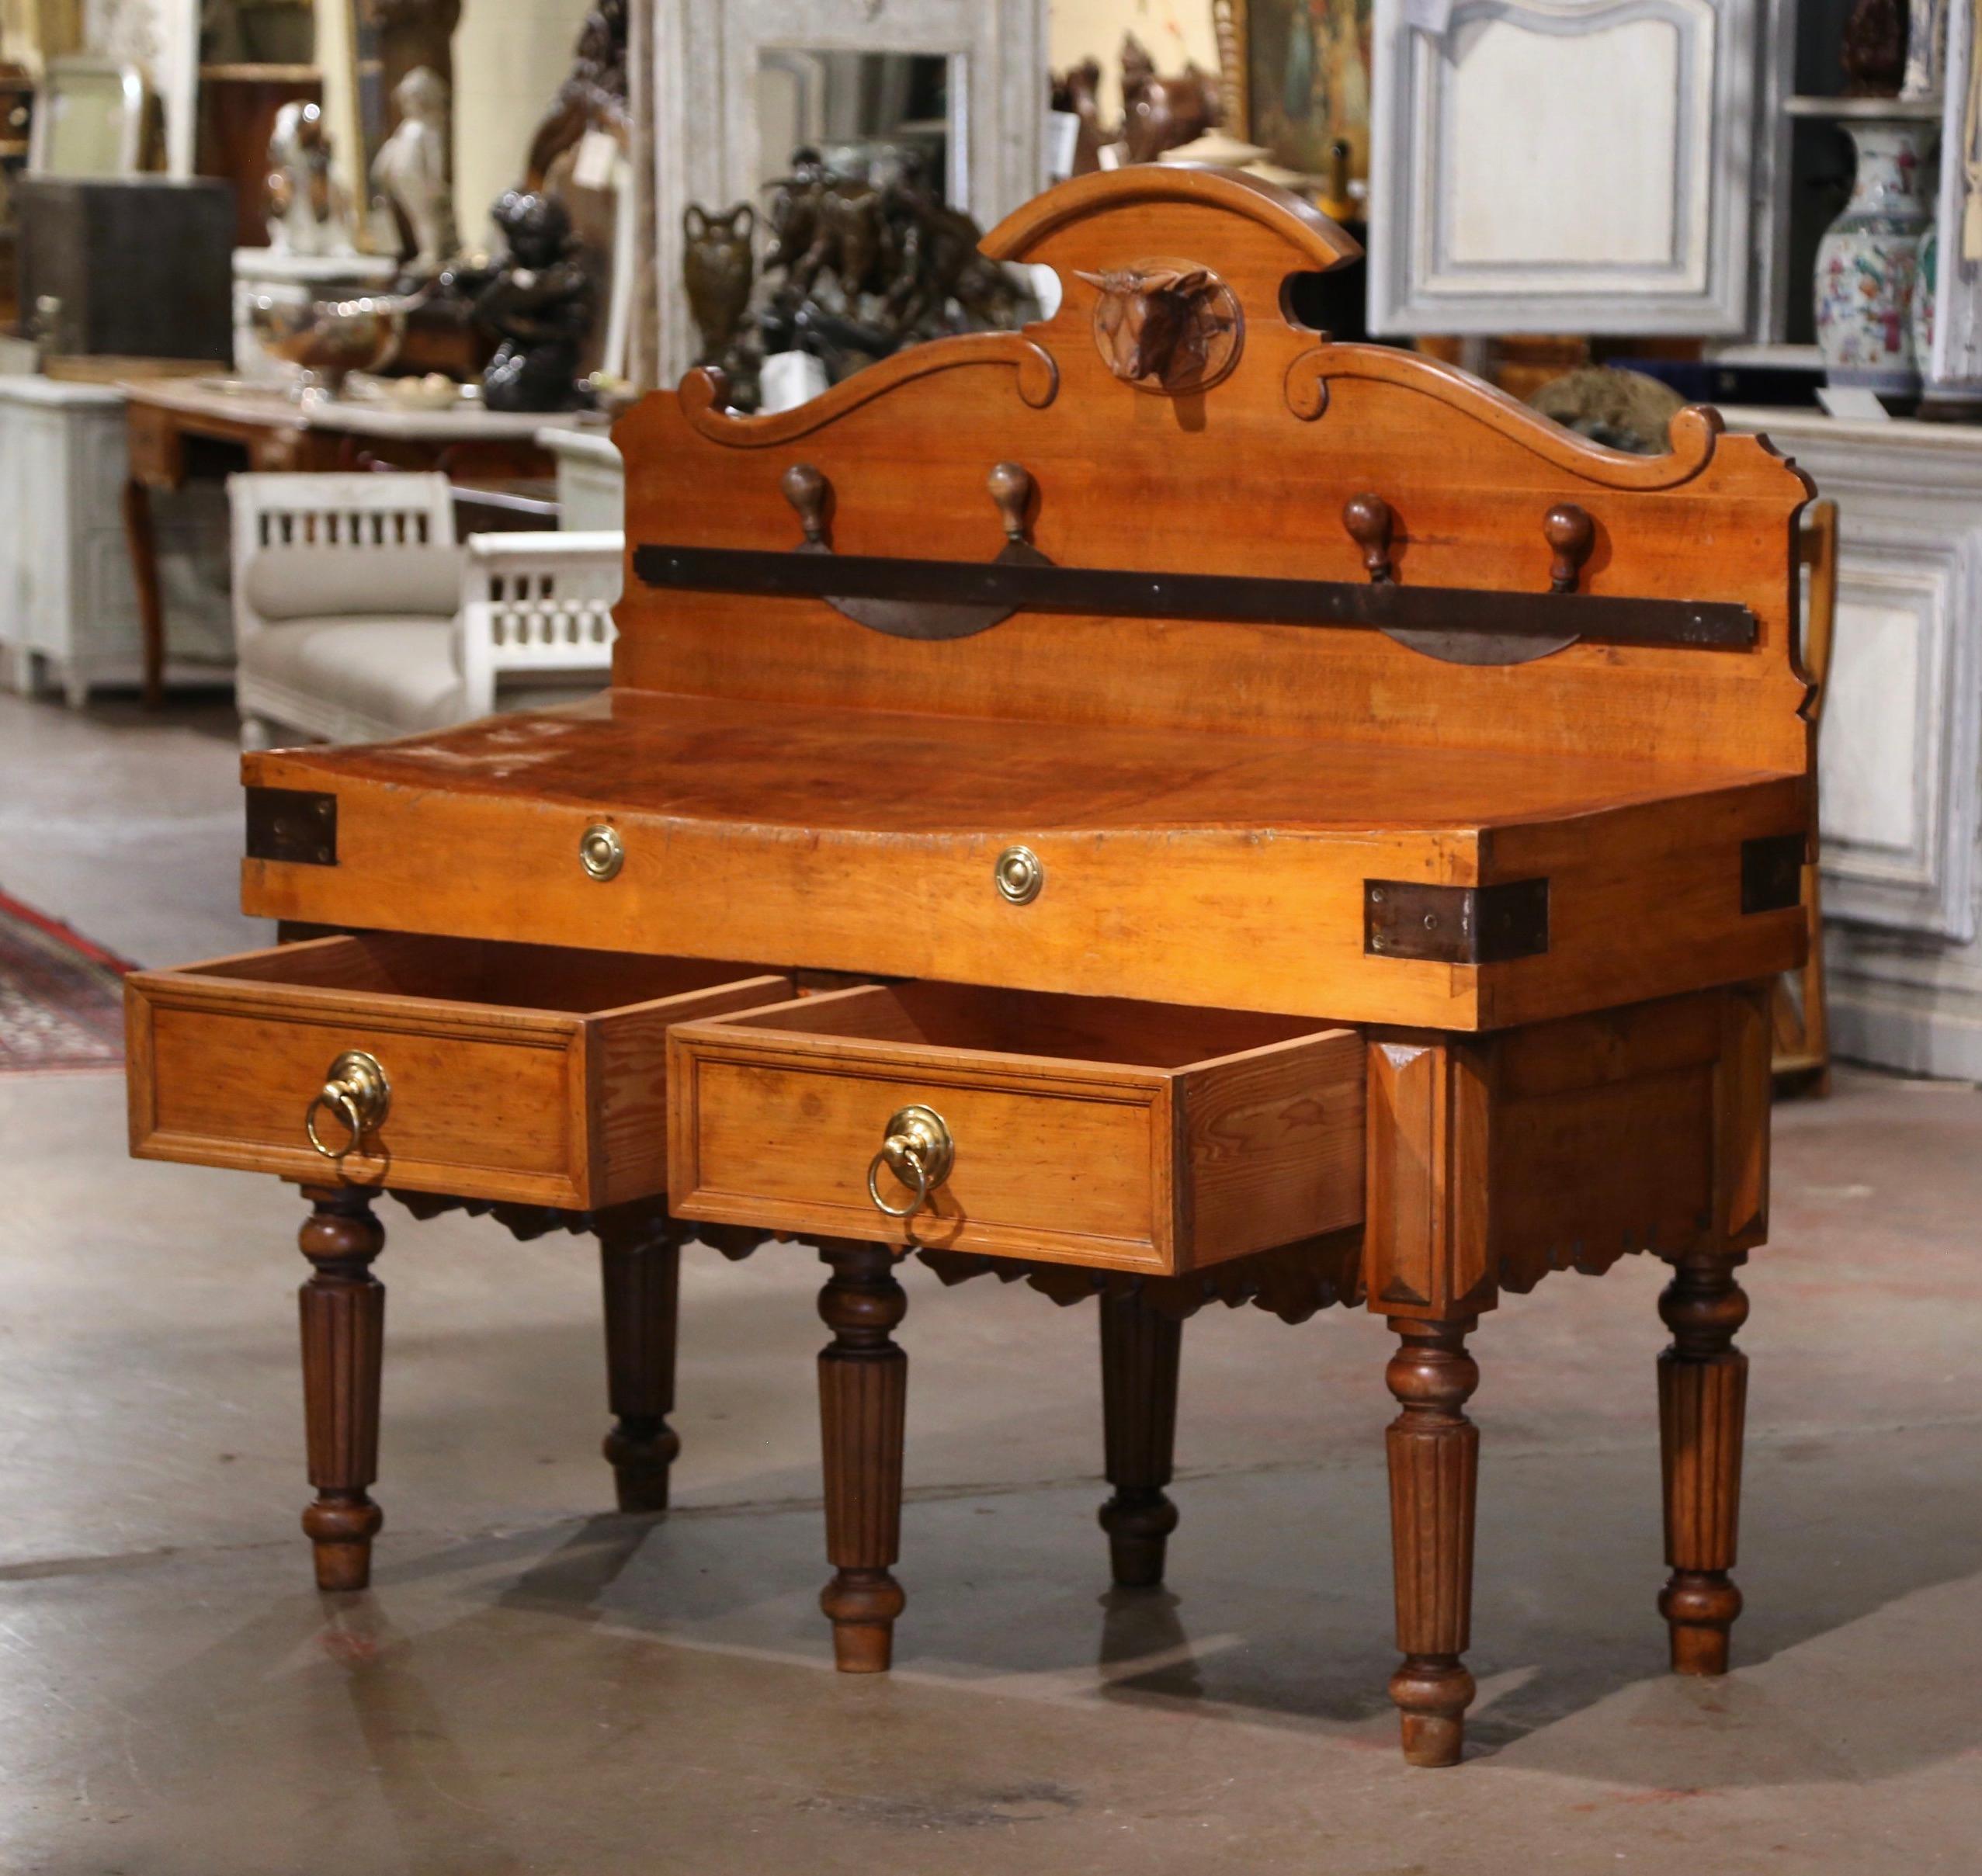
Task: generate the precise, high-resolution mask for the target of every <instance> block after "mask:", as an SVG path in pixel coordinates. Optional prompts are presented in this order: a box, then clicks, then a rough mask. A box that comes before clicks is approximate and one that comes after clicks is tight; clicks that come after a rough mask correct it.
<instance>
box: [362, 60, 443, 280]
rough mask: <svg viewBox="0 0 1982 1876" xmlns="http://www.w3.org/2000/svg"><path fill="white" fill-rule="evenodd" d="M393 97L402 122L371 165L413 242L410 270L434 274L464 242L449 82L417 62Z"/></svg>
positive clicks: (375, 181)
mask: <svg viewBox="0 0 1982 1876" xmlns="http://www.w3.org/2000/svg"><path fill="white" fill-rule="evenodd" d="M392 99H393V102H394V104H396V105H397V106H398V107H399V123H398V127H397V129H395V130H394V131H393V133H392V134H391V136H390V137H387V139H386V140H385V146H384V148H383V149H381V150H380V151H379V153H378V156H377V159H376V160H375V161H373V165H372V181H373V184H374V185H375V186H377V189H378V190H379V192H380V194H381V195H383V196H384V197H385V199H386V200H387V203H390V206H391V207H392V209H393V211H394V216H395V218H396V219H397V221H398V222H399V224H400V227H401V234H402V237H403V238H404V240H405V241H408V242H410V244H411V248H412V252H411V255H409V256H408V258H407V262H406V265H407V268H408V271H409V272H421V273H435V272H438V271H439V269H440V268H441V267H442V266H443V265H445V263H446V262H448V261H449V260H450V259H452V258H453V255H454V251H455V250H456V248H458V247H459V246H460V241H459V240H458V238H456V234H455V232H454V190H453V184H452V183H451V182H450V181H449V180H448V173H447V172H448V168H449V164H448V151H447V127H448V110H447V86H446V82H445V81H443V79H442V78H440V76H439V75H438V74H437V73H436V72H435V71H433V70H432V68H430V67H429V66H425V65H415V67H414V68H413V69H412V70H411V71H409V72H408V73H407V75H405V77H404V78H401V80H400V81H399V84H398V87H397V89H396V90H395V91H394V92H393V94H392Z"/></svg>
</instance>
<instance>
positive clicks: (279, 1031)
mask: <svg viewBox="0 0 1982 1876" xmlns="http://www.w3.org/2000/svg"><path fill="white" fill-rule="evenodd" d="M124 987H125V1000H126V1023H125V1030H126V1035H127V1043H128V1051H129V1068H128V1075H129V1082H130V1144H131V1151H132V1152H133V1153H134V1154H136V1155H137V1156H138V1157H140V1158H141V1159H154V1160H182V1161H186V1162H188V1163H192V1164H194V1165H200V1166H220V1167H235V1168H238V1169H240V1170H245V1171H252V1172H266V1173H274V1174H279V1175H280V1176H281V1177H285V1178H290V1179H297V1180H300V1181H305V1182H307V1183H311V1184H335V1183H336V1182H337V1181H339V1180H340V1179H341V1180H342V1181H344V1182H345V1183H346V1184H353V1185H363V1186H371V1187H398V1188H403V1189H404V1190H407V1191H425V1192H441V1193H446V1194H447V1195H450V1196H453V1197H457V1198H478V1199H489V1200H496V1201H509V1202H515V1203H518V1204H522V1205H550V1206H554V1207H557V1208H561V1209H565V1210H572V1211H586V1210H591V1209H593V1208H596V1207H599V1206H602V1205H618V1204H621V1203H623V1202H631V1201H633V1200H640V1199H651V1198H657V1197H658V1196H659V1195H661V1194H662V1193H663V1192H665V1190H666V1188H667V1183H668V1158H667V1140H668V1122H667V1115H668V1049H667V1035H668V1026H669V1025H670V1024H672V1023H673V1022H675V1021H678V1020H680V1019H682V1018H687V1017H707V1016H713V1015H717V1014H721V1013H723V1012H725V1011H738V1010H745V1009H751V1008H755V1007H758V1006H760V1005H762V1004H772V1003H776V1002H779V1001H780V1000H783V999H785V998H787V997H790V995H791V993H792V985H791V982H790V979H789V978H786V977H784V976H779V975H776V974H775V973H771V974H760V973H754V972H752V971H751V970H750V969H748V967H744V966H727V965H723V964H713V965H710V964H704V963H699V962H693V961H690V960H683V959H668V958H651V957H647V956H645V955H637V954H615V953H584V952H562V951H554V950H540V949H537V948H532V947H527V946H509V945H495V946H488V945H474V944H473V943H462V942H459V941H454V940H450V939H443V938H422V937H418V936H412V935H404V934H398V935H395V934H389V933H373V934H370V935H366V936H363V937H362V938H360V937H354V936H345V937H333V938H321V939H316V940H313V941H308V942H305V943H301V944H297V945H279V946H277V947H276V948H275V949H273V950H272V951H266V952H250V953H247V954H245V955H242V956H240V957H238V958H227V959H216V960H214V961H213V962H210V963H207V964H203V965H195V966H189V967H187V968H186V969H183V970H179V971H169V970H168V971H139V972H134V973H132V975H131V976H129V977H127V978H126V979H125V980H124ZM526 997H527V998H529V999H531V1000H533V1002H532V1004H522V1003H521V1002H520V1001H514V1002H512V1001H511V1000H509V999H511V998H516V999H522V998H526ZM538 1004H541V1005H545V1006H548V1007H535V1006H536V1005H538ZM353 1051H357V1052H362V1053H363V1055H365V1056H370V1057H371V1058H372V1059H373V1062H375V1063H376V1064H377V1070H378V1072H379V1073H381V1074H382V1075H383V1077H384V1081H385V1084H386V1089H387V1094H386V1098H385V1100H384V1111H383V1112H382V1114H381V1115H379V1116H378V1118H376V1119H375V1120H374V1119H367V1120H366V1124H365V1125H364V1128H363V1132H362V1136H361V1138H360V1139H359V1143H358V1144H357V1145H356V1146H355V1147H352V1148H351V1149H350V1150H348V1151H344V1152H343V1153H342V1157H341V1158H339V1159H338V1160H332V1159H331V1158H330V1157H329V1156H328V1154H327V1153H325V1152H319V1151H318V1150H317V1149H316V1148H315V1147H313V1146H312V1145H311V1141H310V1138H309V1134H308V1132H307V1119H308V1117H309V1116H310V1115H311V1112H312V1104H313V1103H314V1102H316V1101H318V1096H319V1095H320V1094H321V1092H322V1091H324V1088H325V1082H326V1080H327V1079H328V1077H330V1075H331V1072H332V1065H333V1064H334V1063H337V1062H338V1060H339V1058H341V1057H342V1056H345V1055H346V1054H347V1053H349V1052H353ZM366 1080H367V1077H363V1076H361V1077H359V1081H358V1083H356V1084H353V1089H352V1097H353V1101H354V1102H355V1101H356V1100H357V1098H359V1097H361V1096H364V1095H366V1094H370V1092H371V1091H370V1088H369V1087H367V1086H366V1085H363V1084H365V1082H366ZM314 1114H315V1118H316V1124H317V1128H318V1133H319V1135H320V1136H321V1139H322V1140H323V1142H324V1144H325V1147H326V1148H327V1149H328V1150H330V1151H331V1152H335V1151H338V1150H342V1149H343V1148H345V1146H347V1144H348V1142H349V1133H348V1129H347V1122H346V1120H345V1118H341V1116H340V1115H339V1112H338V1110H337V1109H336V1108H335V1106H334V1105H332V1104H329V1103H325V1104H319V1105H318V1106H316V1107H315V1108H314Z"/></svg>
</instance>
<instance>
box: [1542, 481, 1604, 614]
mask: <svg viewBox="0 0 1982 1876" xmlns="http://www.w3.org/2000/svg"><path fill="white" fill-rule="evenodd" d="M1542 532H1543V535H1545V536H1546V537H1547V539H1548V544H1549V546H1550V550H1552V553H1553V558H1552V559H1551V560H1550V562H1549V588H1550V591H1553V592H1557V593H1573V592H1574V591H1575V590H1576V583H1577V580H1578V576H1579V575H1580V574H1581V572H1582V570H1583V563H1584V562H1585V560H1588V558H1589V557H1590V550H1591V549H1592V547H1594V546H1595V545H1596V544H1597V524H1596V523H1595V522H1593V521H1592V520H1591V518H1590V515H1589V511H1588V509H1587V508H1578V507H1577V505H1575V503H1574V502H1573V501H1558V502H1557V504H1556V505H1555V506H1554V507H1553V508H1550V510H1549V511H1548V512H1547V513H1546V515H1543V517H1542Z"/></svg>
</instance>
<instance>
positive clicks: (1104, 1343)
mask: <svg viewBox="0 0 1982 1876" xmlns="http://www.w3.org/2000/svg"><path fill="white" fill-rule="evenodd" d="M1182 1342H1183V1324H1182V1323H1180V1322H1178V1321H1177V1320H1176V1319H1175V1318H1173V1317H1171V1316H1160V1315H1158V1313H1157V1312H1156V1311H1155V1310H1154V1309H1151V1307H1150V1306H1149V1305H1148V1304H1147V1302H1144V1300H1143V1299H1142V1297H1141V1296H1140V1295H1126V1296H1103V1297H1102V1299H1101V1419H1102V1441H1103V1444H1104V1447H1105V1449H1106V1455H1107V1472H1108V1482H1109V1484H1110V1485H1112V1486H1113V1487H1114V1488H1115V1493H1114V1496H1112V1498H1110V1499H1109V1500H1108V1502H1107V1503H1106V1504H1104V1505H1103V1506H1102V1507H1101V1514H1100V1516H1101V1528H1102V1530H1104V1531H1106V1532H1107V1533H1108V1552H1109V1562H1110V1563H1111V1565H1112V1566H1113V1569H1114V1573H1115V1580H1116V1582H1117V1583H1119V1584H1120V1585H1121V1586H1123V1588H1124V1589H1134V1590H1142V1589H1148V1588H1151V1587H1152V1586H1154V1585H1155V1584H1157V1583H1161V1581H1162V1580H1163V1548H1164V1545H1165V1543H1166V1542H1167V1541H1168V1538H1169V1536H1170V1534H1171V1531H1175V1529H1176V1528H1177V1507H1175V1505H1173V1504H1172V1503H1171V1502H1170V1500H1169V1498H1168V1496H1167V1495H1166V1494H1165V1492H1164V1489H1163V1488H1164V1487H1165V1486H1166V1485H1168V1483H1169V1482H1170V1460H1171V1451H1172V1449H1173V1448H1175V1444H1176V1440H1177V1358H1178V1352H1179V1351H1180V1349H1181V1347H1182Z"/></svg>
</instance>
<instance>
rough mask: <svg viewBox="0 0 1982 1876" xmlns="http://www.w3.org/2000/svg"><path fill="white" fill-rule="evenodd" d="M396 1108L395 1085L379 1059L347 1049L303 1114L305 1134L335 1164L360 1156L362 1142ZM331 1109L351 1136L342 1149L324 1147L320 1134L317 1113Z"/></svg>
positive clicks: (340, 1147)
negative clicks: (393, 1086)
mask: <svg viewBox="0 0 1982 1876" xmlns="http://www.w3.org/2000/svg"><path fill="white" fill-rule="evenodd" d="M391 1105H392V1084H390V1082H388V1081H387V1080H386V1078H385V1070H384V1069H383V1068H381V1067H380V1066H379V1061H378V1058H377V1056H369V1055H367V1054H366V1052H364V1050H363V1049H346V1050H345V1052H344V1053H343V1054H342V1055H341V1056H338V1058H337V1059H336V1060H335V1062H333V1063H331V1065H330V1068H329V1070H328V1073H326V1074H325V1077H324V1085H323V1087H321V1089H320V1090H318V1094H317V1097H316V1098H315V1099H314V1101H311V1103H310V1104H309V1106H308V1107H307V1108H304V1111H303V1131H304V1133H306V1134H307V1136H309V1140H310V1144H311V1146H314V1147H315V1148H316V1150H317V1151H318V1152H319V1153H321V1154H322V1155H323V1156H324V1157H325V1159H326V1160H330V1161H331V1163H333V1164H336V1163H338V1162H340V1161H342V1160H343V1158H344V1156H345V1154H347V1153H356V1151H357V1150H358V1143H359V1141H361V1140H362V1139H364V1137H365V1136H366V1134H367V1133H369V1132H371V1130H372V1129H373V1128H374V1127H376V1126H377V1125H378V1124H379V1123H380V1122H381V1121H382V1120H384V1118H385V1117H386V1114H387V1110H388V1109H390V1107H391ZM318 1108H329V1109H330V1110H331V1112H332V1113H333V1114H335V1115H336V1116H337V1118H338V1120H339V1121H340V1122H342V1123H343V1125H344V1129H345V1133H346V1134H347V1135H348V1136H349V1138H347V1139H345V1143H344V1144H343V1145H342V1146H338V1147H330V1146H325V1144H324V1142H323V1138H322V1136H321V1135H320V1134H319V1133H318V1132H317V1110H318Z"/></svg>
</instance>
